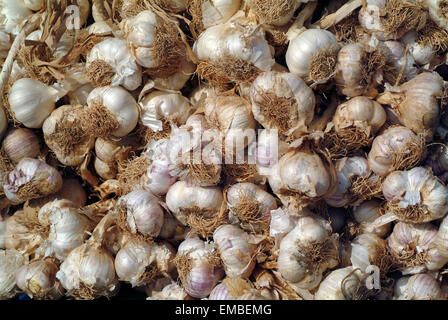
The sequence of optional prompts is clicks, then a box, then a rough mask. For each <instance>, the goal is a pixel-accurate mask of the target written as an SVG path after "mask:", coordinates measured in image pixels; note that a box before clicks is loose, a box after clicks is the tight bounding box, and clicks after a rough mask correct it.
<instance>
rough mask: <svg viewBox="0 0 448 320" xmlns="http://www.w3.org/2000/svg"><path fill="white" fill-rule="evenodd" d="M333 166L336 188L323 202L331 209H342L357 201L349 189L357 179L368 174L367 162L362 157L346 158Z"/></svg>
mask: <svg viewBox="0 0 448 320" xmlns="http://www.w3.org/2000/svg"><path fill="white" fill-rule="evenodd" d="M335 166H336V172H337V175H338V186H337V188H336V191H335V192H334V193H333V194H332V195H330V196H325V197H324V200H325V202H326V203H328V204H329V205H330V206H332V207H344V206H347V205H348V204H350V203H353V202H355V203H356V202H357V201H358V200H359V199H356V198H355V199H353V198H354V197H353V195H352V194H351V192H350V188H351V187H352V183H353V182H354V180H355V179H356V178H357V177H365V176H367V175H368V174H369V173H370V169H369V165H368V164H367V160H366V159H365V158H363V157H350V158H347V157H346V158H342V159H340V160H338V161H337V162H336V165H335Z"/></svg>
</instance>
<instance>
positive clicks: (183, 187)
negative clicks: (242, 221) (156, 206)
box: [166, 181, 223, 225]
mask: <svg viewBox="0 0 448 320" xmlns="http://www.w3.org/2000/svg"><path fill="white" fill-rule="evenodd" d="M222 201H223V195H222V191H221V189H220V188H219V187H198V186H193V185H188V184H187V183H186V182H185V181H178V182H176V183H175V184H173V185H172V186H171V187H170V189H169V190H168V193H167V194H166V205H167V206H168V209H169V210H170V211H171V212H172V213H173V215H174V216H175V217H176V219H177V220H179V221H180V222H181V223H182V224H183V225H187V224H188V223H187V219H188V213H186V212H188V211H189V210H191V209H195V208H198V209H200V210H202V211H203V213H202V215H203V216H204V217H207V216H213V215H216V214H217V213H218V212H219V210H220V208H221V205H222Z"/></svg>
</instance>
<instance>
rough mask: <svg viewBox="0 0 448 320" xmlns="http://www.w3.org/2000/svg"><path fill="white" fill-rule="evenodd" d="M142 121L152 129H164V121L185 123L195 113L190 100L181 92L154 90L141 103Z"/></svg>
mask: <svg viewBox="0 0 448 320" xmlns="http://www.w3.org/2000/svg"><path fill="white" fill-rule="evenodd" d="M139 105H140V107H141V116H140V117H141V121H142V123H143V125H145V126H146V127H148V128H150V129H151V130H152V131H162V130H164V129H165V128H164V127H163V124H164V123H163V121H173V122H174V123H176V124H177V125H182V124H184V123H185V122H186V121H187V119H188V117H189V116H190V115H191V114H192V113H193V111H194V110H193V108H192V106H191V104H190V101H189V100H188V99H187V98H185V97H184V96H183V95H181V94H180V93H169V92H163V91H153V92H151V93H150V94H148V95H146V96H145V97H144V98H143V99H142V100H141V101H140V103H139Z"/></svg>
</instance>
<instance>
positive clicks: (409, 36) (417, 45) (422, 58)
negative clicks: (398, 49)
mask: <svg viewBox="0 0 448 320" xmlns="http://www.w3.org/2000/svg"><path fill="white" fill-rule="evenodd" d="M417 37H418V34H417V32H416V31H414V30H411V31H409V32H408V33H406V34H405V35H404V36H403V37H402V38H401V41H402V42H403V43H404V44H406V45H409V52H410V53H411V54H412V57H414V60H415V62H417V63H418V64H419V65H425V64H427V63H429V62H430V61H431V60H432V59H433V58H434V56H435V54H436V52H435V51H434V49H433V47H432V46H431V45H428V44H423V43H421V42H418V41H417Z"/></svg>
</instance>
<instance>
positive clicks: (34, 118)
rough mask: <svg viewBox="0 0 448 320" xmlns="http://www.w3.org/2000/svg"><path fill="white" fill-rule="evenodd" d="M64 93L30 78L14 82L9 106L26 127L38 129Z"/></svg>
mask: <svg viewBox="0 0 448 320" xmlns="http://www.w3.org/2000/svg"><path fill="white" fill-rule="evenodd" d="M63 95H64V93H61V91H60V90H58V89H55V88H53V87H50V86H47V85H46V84H44V83H42V82H40V81H38V80H35V79H30V78H22V79H19V80H17V81H15V82H14V84H13V85H12V87H11V89H10V91H9V98H8V99H9V100H8V101H9V105H10V109H11V111H12V113H14V117H15V118H16V119H17V120H18V121H20V122H21V123H22V124H23V125H24V126H25V127H27V128H32V129H38V128H41V127H42V124H43V122H44V120H45V119H46V118H47V117H48V116H49V115H50V113H51V112H52V111H53V109H54V107H55V103H56V101H57V100H59V98H61V97H62V96H63Z"/></svg>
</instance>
